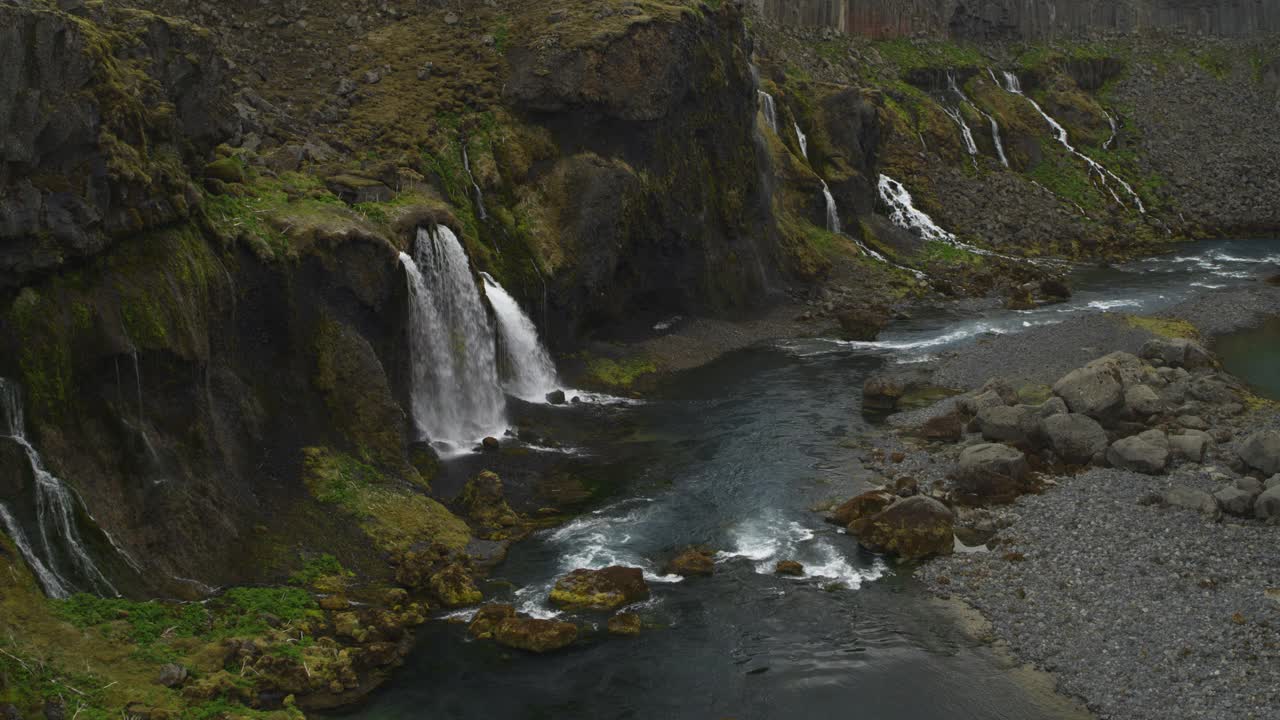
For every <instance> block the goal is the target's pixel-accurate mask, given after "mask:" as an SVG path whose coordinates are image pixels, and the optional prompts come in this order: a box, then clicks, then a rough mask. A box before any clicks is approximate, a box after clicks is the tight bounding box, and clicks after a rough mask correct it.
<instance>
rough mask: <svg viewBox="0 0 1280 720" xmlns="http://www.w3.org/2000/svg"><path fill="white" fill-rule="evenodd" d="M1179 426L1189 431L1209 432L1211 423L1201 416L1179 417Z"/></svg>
mask: <svg viewBox="0 0 1280 720" xmlns="http://www.w3.org/2000/svg"><path fill="white" fill-rule="evenodd" d="M1178 424H1179V425H1181V426H1182V427H1184V428H1187V429H1188V430H1208V429H1209V423H1207V422H1205V421H1204V418H1202V417H1200V416H1199V415H1179V416H1178Z"/></svg>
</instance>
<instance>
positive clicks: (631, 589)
mask: <svg viewBox="0 0 1280 720" xmlns="http://www.w3.org/2000/svg"><path fill="white" fill-rule="evenodd" d="M648 597H649V586H648V584H646V583H645V581H644V573H643V571H641V570H640V568H634V567H622V566H620V565H613V566H610V567H607V568H603V569H601V570H586V569H578V570H574V571H573V572H571V573H569V574H568V575H566V576H564V577H562V578H560V579H559V580H558V581H556V585H555V587H554V588H552V590H551V602H552V603H554V604H556V605H559V606H561V607H565V608H575V609H587V610H615V609H617V608H619V607H622V606H623V605H627V604H629V603H633V602H636V601H638V600H644V599H646V598H648Z"/></svg>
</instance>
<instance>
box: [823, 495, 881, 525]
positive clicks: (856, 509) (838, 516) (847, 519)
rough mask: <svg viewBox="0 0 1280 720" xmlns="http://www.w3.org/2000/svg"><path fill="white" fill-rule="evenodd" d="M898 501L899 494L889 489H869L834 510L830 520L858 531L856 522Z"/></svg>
mask: <svg viewBox="0 0 1280 720" xmlns="http://www.w3.org/2000/svg"><path fill="white" fill-rule="evenodd" d="M897 501H898V496H897V495H895V494H893V493H891V492H888V491H887V490H869V491H867V492H864V493H862V494H861V495H858V496H856V497H854V498H853V499H851V500H847V501H845V502H844V503H843V504H842V505H840V506H839V507H837V508H836V509H835V510H832V511H831V515H830V517H829V518H828V520H830V521H831V522H833V523H835V524H837V525H840V526H842V527H846V528H849V531H850V532H853V533H856V532H857V530H856V529H855V528H854V524H855V523H858V522H860V521H861V520H863V519H865V518H869V517H871V516H872V515H875V514H876V513H878V512H880V511H882V510H884V509H885V508H887V507H889V506H890V505H892V504H894V503H895V502H897Z"/></svg>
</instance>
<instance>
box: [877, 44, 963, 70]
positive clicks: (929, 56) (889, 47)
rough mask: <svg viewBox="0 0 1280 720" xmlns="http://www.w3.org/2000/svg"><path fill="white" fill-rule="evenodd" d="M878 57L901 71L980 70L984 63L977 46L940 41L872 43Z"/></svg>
mask: <svg viewBox="0 0 1280 720" xmlns="http://www.w3.org/2000/svg"><path fill="white" fill-rule="evenodd" d="M872 47H873V48H875V50H876V51H877V52H879V53H880V56H881V57H883V58H885V59H886V60H888V61H889V62H891V63H893V64H894V65H897V66H898V67H899V68H901V69H903V70H916V69H925V68H938V69H942V68H959V67H983V66H985V65H987V64H988V60H987V59H986V58H984V57H983V55H982V53H981V52H980V51H979V50H978V48H977V46H974V45H969V44H966V43H956V42H948V41H944V40H908V39H905V38H899V39H894V40H881V41H877V42H874V43H872Z"/></svg>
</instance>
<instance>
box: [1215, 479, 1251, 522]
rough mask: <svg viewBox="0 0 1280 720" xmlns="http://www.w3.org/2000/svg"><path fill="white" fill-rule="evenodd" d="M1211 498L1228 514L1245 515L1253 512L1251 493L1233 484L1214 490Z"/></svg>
mask: <svg viewBox="0 0 1280 720" xmlns="http://www.w3.org/2000/svg"><path fill="white" fill-rule="evenodd" d="M1213 499H1214V500H1216V501H1218V506H1219V507H1221V508H1222V510H1223V512H1225V513H1227V514H1229V515H1236V516H1239V517H1247V516H1249V515H1250V514H1251V513H1252V512H1253V494H1252V493H1249V492H1247V491H1245V490H1241V489H1240V488H1237V487H1234V486H1233V487H1224V488H1222V489H1221V490H1219V491H1217V492H1215V493H1214V494H1213Z"/></svg>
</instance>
